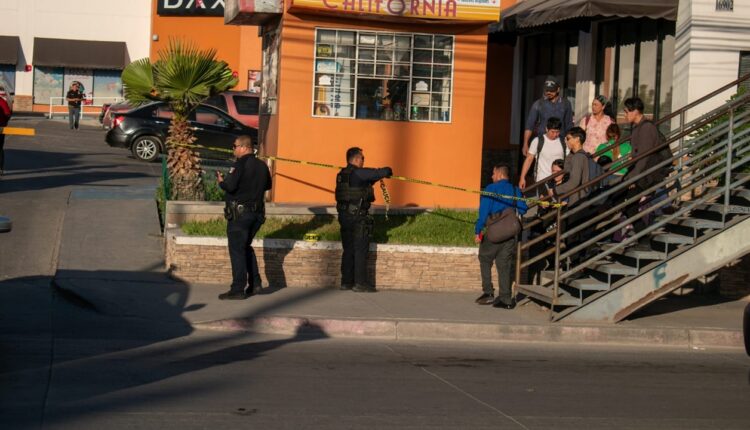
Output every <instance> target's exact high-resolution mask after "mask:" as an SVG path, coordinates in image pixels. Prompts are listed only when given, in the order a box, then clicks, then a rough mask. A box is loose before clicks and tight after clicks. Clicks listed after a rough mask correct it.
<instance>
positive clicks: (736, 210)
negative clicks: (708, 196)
mask: <svg viewBox="0 0 750 430" xmlns="http://www.w3.org/2000/svg"><path fill="white" fill-rule="evenodd" d="M697 208H698V209H701V210H705V211H710V212H717V213H719V214H722V213H727V214H750V206H742V205H728V206H726V208H725V207H724V205H723V204H720V203H704V204H702V205H698V206H697Z"/></svg>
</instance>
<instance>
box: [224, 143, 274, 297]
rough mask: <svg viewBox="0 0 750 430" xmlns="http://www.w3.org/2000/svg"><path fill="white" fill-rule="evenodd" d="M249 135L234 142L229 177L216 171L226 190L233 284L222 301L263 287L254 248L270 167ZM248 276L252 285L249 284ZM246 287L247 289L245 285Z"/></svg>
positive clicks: (257, 291)
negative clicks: (260, 157)
mask: <svg viewBox="0 0 750 430" xmlns="http://www.w3.org/2000/svg"><path fill="white" fill-rule="evenodd" d="M253 149H254V148H253V141H252V139H251V138H250V136H240V137H238V138H237V139H236V140H235V142H234V156H235V157H236V159H237V161H235V163H234V165H233V166H232V168H230V169H229V174H228V175H227V177H226V178H224V176H223V175H222V174H221V173H220V172H218V171H217V172H216V180H217V181H218V182H219V187H221V189H222V190H224V192H225V197H224V199H225V201H226V207H225V208H224V215H225V217H226V218H227V240H228V243H229V260H230V261H231V263H232V286H231V287H230V289H229V291H227V292H226V293H222V294H219V299H221V300H243V299H246V298H248V297H249V296H251V295H253V294H257V293H259V292H260V289H261V279H260V272H259V270H258V260H257V259H256V258H255V251H253V247H252V243H253V238H254V237H255V235H256V234H257V233H258V230H260V227H261V226H262V225H263V223H264V222H265V221H266V211H265V200H264V194H265V192H266V191H267V190H270V189H271V173H270V172H269V171H268V166H266V164H265V163H263V162H262V161H260V160H258V159H257V158H256V157H255V153H254V151H253ZM248 279H251V280H252V284H250V285H248ZM245 287H247V289H246V288H245Z"/></svg>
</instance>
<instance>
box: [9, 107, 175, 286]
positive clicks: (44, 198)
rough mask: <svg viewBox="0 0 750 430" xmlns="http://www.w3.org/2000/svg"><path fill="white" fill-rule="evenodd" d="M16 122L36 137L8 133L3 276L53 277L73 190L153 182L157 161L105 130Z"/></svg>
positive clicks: (157, 172)
mask: <svg viewBox="0 0 750 430" xmlns="http://www.w3.org/2000/svg"><path fill="white" fill-rule="evenodd" d="M11 125H12V126H14V127H32V128H35V129H36V136H35V137H22V136H7V137H6V144H5V170H6V174H5V175H4V176H3V177H1V178H0V215H5V216H10V217H11V218H12V219H13V231H12V232H11V233H6V234H3V235H2V236H0V280H2V279H12V278H17V277H21V276H40V275H41V276H50V275H52V274H53V273H54V270H55V267H56V258H57V256H56V253H57V246H58V245H59V243H60V233H61V229H62V223H63V216H64V214H65V209H66V208H67V206H68V200H69V198H70V193H71V191H73V190H75V189H81V188H89V189H91V188H97V189H101V190H119V189H123V188H126V187H133V186H135V187H138V186H154V185H155V184H156V183H157V181H158V179H157V178H158V177H159V175H160V174H161V165H160V164H158V163H151V164H146V163H140V162H138V161H136V160H135V159H134V158H132V157H131V156H130V153H129V152H128V151H126V150H123V149H119V148H110V147H109V146H108V145H107V144H106V143H105V142H104V134H105V132H104V130H102V129H101V128H97V127H93V126H90V125H82V126H81V129H80V130H78V131H74V130H70V129H68V127H67V123H65V122H62V121H49V120H45V119H41V118H21V119H14V120H13V121H12V122H11Z"/></svg>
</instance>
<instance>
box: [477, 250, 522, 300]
mask: <svg viewBox="0 0 750 430" xmlns="http://www.w3.org/2000/svg"><path fill="white" fill-rule="evenodd" d="M515 261H516V238H515V237H514V238H511V239H508V240H506V241H505V242H500V243H492V242H490V241H489V240H487V238H484V239H483V240H482V243H481V244H480V245H479V270H480V272H481V274H482V291H483V292H485V293H487V294H493V293H494V291H493V288H492V264H493V263H494V264H495V267H496V268H497V279H498V294H497V297H498V298H499V299H500V300H502V301H503V302H504V303H510V302H511V299H512V292H511V283H512V282H513V263H515Z"/></svg>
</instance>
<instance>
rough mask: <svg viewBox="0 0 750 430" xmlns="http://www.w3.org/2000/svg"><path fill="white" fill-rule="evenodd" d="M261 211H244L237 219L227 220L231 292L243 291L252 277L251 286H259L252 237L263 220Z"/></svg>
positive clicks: (256, 260) (259, 280)
mask: <svg viewBox="0 0 750 430" xmlns="http://www.w3.org/2000/svg"><path fill="white" fill-rule="evenodd" d="M265 220H266V219H265V216H264V215H263V214H261V213H255V212H245V213H243V214H242V215H240V216H239V217H238V218H237V219H233V220H231V221H227V239H228V242H229V260H230V261H231V263H232V286H231V290H232V291H233V292H243V291H245V287H246V286H248V279H252V282H253V283H252V285H249V286H250V287H251V290H252V287H258V286H260V283H261V279H260V271H259V270H258V259H257V258H255V251H254V250H253V247H252V242H253V238H254V237H255V235H256V234H257V233H258V230H260V227H261V226H262V225H263V223H264V222H265Z"/></svg>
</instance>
